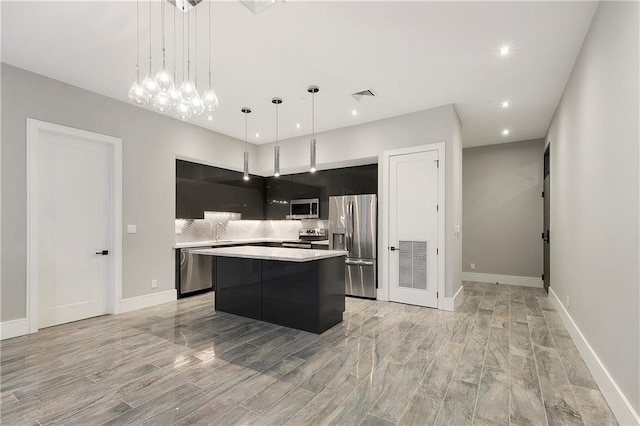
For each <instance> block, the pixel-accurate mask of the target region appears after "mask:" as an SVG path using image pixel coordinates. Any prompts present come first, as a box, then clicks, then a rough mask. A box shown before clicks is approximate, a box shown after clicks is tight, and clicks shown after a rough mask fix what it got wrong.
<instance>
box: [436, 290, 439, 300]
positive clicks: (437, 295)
mask: <svg viewBox="0 0 640 426" xmlns="http://www.w3.org/2000/svg"><path fill="white" fill-rule="evenodd" d="M438 297H440V293H438V292H437V291H436V299H437V298H438Z"/></svg>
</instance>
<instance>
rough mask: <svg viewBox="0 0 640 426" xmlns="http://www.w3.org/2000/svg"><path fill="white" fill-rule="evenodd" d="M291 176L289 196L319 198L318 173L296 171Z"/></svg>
mask: <svg viewBox="0 0 640 426" xmlns="http://www.w3.org/2000/svg"><path fill="white" fill-rule="evenodd" d="M290 176H291V198H292V199H294V200H299V199H307V198H320V173H318V172H316V173H297V174H295V175H290Z"/></svg>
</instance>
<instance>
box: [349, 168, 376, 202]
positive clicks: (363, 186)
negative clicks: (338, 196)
mask: <svg viewBox="0 0 640 426" xmlns="http://www.w3.org/2000/svg"><path fill="white" fill-rule="evenodd" d="M343 170H344V171H345V178H344V195H358V194H377V193H378V165H377V164H372V165H366V166H359V167H350V168H347V169H343Z"/></svg>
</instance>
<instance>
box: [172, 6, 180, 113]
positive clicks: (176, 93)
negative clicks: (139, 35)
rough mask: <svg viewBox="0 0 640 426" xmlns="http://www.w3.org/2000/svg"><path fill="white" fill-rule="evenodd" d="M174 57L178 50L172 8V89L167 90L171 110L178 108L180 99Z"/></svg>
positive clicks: (174, 9)
mask: <svg viewBox="0 0 640 426" xmlns="http://www.w3.org/2000/svg"><path fill="white" fill-rule="evenodd" d="M176 56H178V50H177V49H176V8H175V7H174V8H173V87H172V88H171V90H169V100H170V101H171V106H172V107H173V108H178V106H179V105H180V102H182V97H181V96H180V90H179V89H178V87H177V86H176V85H177V83H178V74H177V72H176Z"/></svg>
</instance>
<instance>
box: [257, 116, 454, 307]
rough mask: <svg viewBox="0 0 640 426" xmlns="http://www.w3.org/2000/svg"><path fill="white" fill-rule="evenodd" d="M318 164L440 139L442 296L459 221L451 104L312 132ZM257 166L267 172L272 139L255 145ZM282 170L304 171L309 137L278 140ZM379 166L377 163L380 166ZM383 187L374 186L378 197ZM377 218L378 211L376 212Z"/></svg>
mask: <svg viewBox="0 0 640 426" xmlns="http://www.w3.org/2000/svg"><path fill="white" fill-rule="evenodd" d="M316 139H317V159H318V168H320V169H323V168H330V167H335V166H337V165H353V164H362V163H363V162H364V161H365V160H368V161H370V160H371V159H376V160H377V158H378V156H379V155H381V154H382V152H383V151H384V150H388V149H395V148H403V147H408V146H415V145H424V144H430V143H438V142H444V143H445V145H446V183H445V186H446V201H445V202H446V205H447V210H446V212H445V214H446V218H445V222H446V223H445V227H446V236H445V240H446V266H445V282H446V289H445V296H447V297H450V296H453V295H454V294H455V292H456V291H457V290H458V288H460V285H461V278H460V274H461V262H462V239H461V238H460V239H458V238H456V237H455V236H454V230H455V226H456V225H462V176H461V174H462V124H461V122H460V119H459V117H458V114H457V112H456V109H455V107H454V106H453V105H445V106H441V107H437V108H431V109H428V110H424V111H419V112H415V113H411V114H405V115H400V116H397V117H392V118H387V119H384V120H378V121H373V122H370V123H365V124H360V125H357V126H350V127H344V128H341V129H336V130H331V131H328V132H322V133H318V134H316ZM257 149H258V157H259V158H258V161H259V164H258V170H259V171H260V173H263V174H264V175H272V174H273V144H272V143H270V144H264V145H259V146H258V147H257ZM280 167H281V170H282V172H283V173H291V172H299V171H304V170H308V167H309V138H308V137H307V136H304V137H299V138H292V139H287V140H284V141H280ZM381 171H382V168H381ZM383 193H384V188H380V189H379V194H380V196H382V194H383ZM379 217H380V218H381V220H382V217H383V216H382V214H380V216H379Z"/></svg>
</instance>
